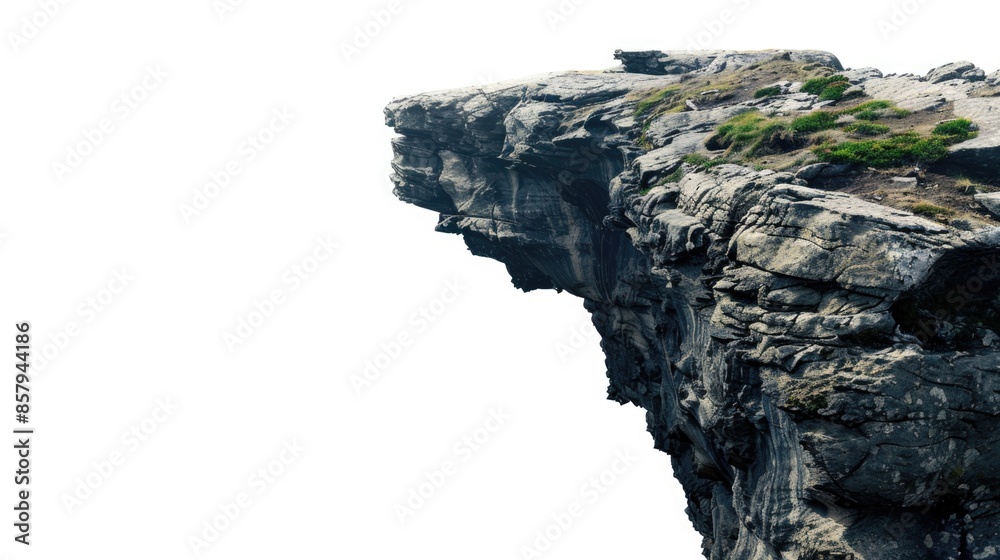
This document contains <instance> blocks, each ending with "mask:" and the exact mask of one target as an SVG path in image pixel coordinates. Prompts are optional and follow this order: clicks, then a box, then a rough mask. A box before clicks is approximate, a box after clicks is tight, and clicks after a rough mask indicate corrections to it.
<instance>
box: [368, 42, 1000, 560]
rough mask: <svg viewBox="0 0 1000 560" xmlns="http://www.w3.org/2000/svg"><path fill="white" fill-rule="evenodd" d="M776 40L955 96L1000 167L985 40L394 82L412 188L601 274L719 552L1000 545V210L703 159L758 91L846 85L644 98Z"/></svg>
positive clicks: (588, 278) (399, 143)
mask: <svg viewBox="0 0 1000 560" xmlns="http://www.w3.org/2000/svg"><path fill="white" fill-rule="evenodd" d="M775 57H780V58H781V59H782V60H787V61H792V62H801V63H804V64H812V65H822V66H828V67H830V68H832V69H833V70H836V71H838V72H839V73H841V74H843V75H845V76H847V77H848V78H849V79H850V80H851V83H852V86H854V87H857V88H860V90H861V91H863V92H864V94H865V95H867V96H868V97H870V98H873V99H889V100H892V101H894V102H895V103H897V104H898V105H899V106H902V107H906V108H908V109H910V110H913V111H939V110H941V109H942V107H945V106H947V107H953V111H954V115H951V114H947V115H942V120H944V119H945V118H951V117H952V116H968V117H970V118H972V119H973V120H974V121H975V122H976V123H977V124H978V125H979V127H980V130H979V132H980V133H979V136H978V137H977V138H975V139H973V140H970V141H968V142H963V143H960V144H957V145H956V146H953V147H952V148H951V155H950V156H949V157H948V158H947V159H946V160H945V161H944V162H942V164H943V165H948V166H951V167H953V168H955V167H957V168H959V169H960V170H961V169H963V168H964V167H965V166H969V167H975V169H972V170H970V172H973V171H974V172H975V173H978V174H979V176H990V175H994V176H995V175H996V173H997V171H998V169H1000V159H998V156H1000V118H998V117H997V116H996V115H998V114H1000V98H994V97H982V96H981V95H983V94H984V93H983V91H984V90H982V88H989V87H993V86H992V84H993V82H995V81H996V80H993V78H992V76H994V75H992V74H991V75H990V76H991V78H990V79H986V80H984V76H985V73H984V72H982V71H981V70H979V69H978V68H976V67H975V66H974V65H972V64H971V63H956V64H953V65H948V66H946V67H942V68H939V69H936V70H934V71H932V72H931V73H930V74H929V75H928V76H927V77H920V76H912V75H904V76H891V75H890V76H883V74H882V73H881V72H879V71H877V70H874V69H860V70H843V68H841V67H840V62H839V61H838V60H837V58H836V57H834V56H833V55H830V54H828V53H818V52H814V51H808V52H791V53H782V52H778V51H774V52H763V53H761V52H757V53H733V52H709V53H694V54H692V53H660V52H656V51H651V52H643V53H622V52H619V53H616V58H618V59H619V60H621V61H622V62H623V65H622V66H619V67H617V68H613V69H611V70H608V71H604V72H564V73H555V74H549V75H545V76H540V77H533V78H531V79H527V80H524V81H514V82H506V83H501V84H494V85H490V86H485V87H481V88H468V89H459V90H451V91H444V92H436V93H428V94H422V95H414V96H410V97H406V98H402V99H397V100H395V101H393V103H392V104H390V105H389V107H388V108H387V109H386V117H387V123H388V124H389V125H390V126H392V127H394V128H395V130H396V131H397V132H398V133H399V134H400V135H401V136H399V137H397V138H395V139H394V140H393V150H394V152H395V159H394V160H393V168H394V171H395V174H394V175H393V181H394V183H395V185H396V188H395V193H396V195H397V196H398V197H399V198H400V199H402V200H404V201H406V202H410V203H413V204H416V205H418V206H422V207H424V208H427V209H430V210H433V211H435V212H438V213H439V214H440V220H439V223H438V226H437V229H438V230H439V231H442V232H448V233H458V234H461V235H463V236H464V239H465V241H466V243H467V245H468V247H469V248H470V250H471V251H472V252H473V253H475V254H477V255H482V256H487V257H490V258H493V259H497V260H499V261H502V262H504V263H505V264H506V266H507V269H508V271H509V272H510V275H511V277H512V279H513V282H514V284H515V286H517V287H519V288H521V289H523V290H532V289H540V288H549V289H558V290H564V291H566V292H569V293H570V294H573V295H575V296H578V297H580V298H583V300H584V305H585V306H586V308H587V309H588V310H589V311H590V312H591V313H592V318H593V321H594V324H595V326H596V327H597V329H598V331H599V332H600V333H601V336H602V343H601V344H602V347H603V349H604V352H605V354H606V357H607V360H606V364H607V370H608V378H609V380H610V384H609V388H608V396H609V398H610V399H612V400H615V401H618V402H620V403H623V404H624V403H629V402H630V403H633V404H635V405H637V406H640V407H642V408H644V409H645V410H646V411H647V419H648V429H649V432H650V433H651V434H652V437H653V440H654V444H655V446H656V447H657V448H658V449H661V450H664V451H666V452H667V453H669V454H670V456H671V458H672V461H673V465H674V473H675V475H676V477H677V478H678V479H679V480H680V482H681V484H682V485H683V487H684V489H685V492H686V493H687V497H688V509H687V511H688V514H689V516H690V519H691V521H692V523H693V524H694V527H695V528H696V529H697V530H698V531H699V532H700V533H701V534H702V535H703V536H704V552H705V555H706V557H708V558H712V559H717V560H724V559H725V560H728V559H747V560H750V559H753V560H759V559H768V560H771V559H773V560H778V559H782V560H823V559H845V560H846V559H855V560H862V559H865V560H868V559H880V560H881V559H893V560H895V559H899V560H904V559H905V560H912V559H923V558H928V559H955V560H971V559H976V560H980V559H989V558H1000V519H998V513H1000V335H998V334H997V333H998V332H1000V302H998V291H997V288H998V284H1000V233H998V230H997V229H994V228H990V227H984V226H981V225H979V226H973V227H963V228H959V227H952V226H950V225H946V224H944V223H941V222H939V221H933V220H930V219H927V218H924V217H920V216H916V215H914V214H912V213H910V212H906V211H903V210H899V209H894V208H890V207H887V206H883V205H880V204H878V203H876V202H873V200H863V199H861V198H858V197H855V196H852V195H851V194H848V193H847V192H842V191H844V189H840V190H832V189H830V188H824V187H823V185H822V184H819V183H816V184H813V182H814V181H820V180H822V179H823V178H824V177H833V176H842V175H844V174H845V173H849V171H848V170H847V169H845V168H843V167H833V166H830V165H827V164H819V166H818V167H809V168H804V169H798V168H791V169H786V170H782V171H775V170H771V169H766V168H758V169H754V168H750V167H745V166H740V165H728V164H727V165H719V166H716V167H714V168H711V169H709V168H708V167H706V166H698V165H695V164H691V163H685V156H686V155H689V154H691V153H695V152H702V153H707V149H706V141H707V140H709V138H710V137H711V135H712V134H713V132H714V131H715V129H716V128H717V127H718V125H719V124H720V123H721V122H723V121H724V120H726V119H728V118H730V117H731V116H733V115H735V114H738V113H740V112H742V111H746V110H748V108H758V109H761V110H763V111H773V112H786V113H787V112H790V113H793V114H797V113H799V112H807V111H811V110H814V109H817V108H822V107H824V106H827V105H829V102H828V101H824V100H820V99H819V98H818V97H817V96H816V95H812V94H808V93H803V92H801V91H800V88H801V84H797V83H793V82H788V83H778V84H777V85H776V86H775V87H777V88H778V89H779V90H780V91H781V94H780V95H777V96H773V97H768V98H765V99H743V100H739V101H738V102H734V103H732V104H719V103H715V104H713V105H712V106H711V107H710V108H708V109H705V110H699V109H697V107H698V104H699V99H697V98H693V99H689V100H688V101H691V104H690V105H693V106H694V107H692V106H690V105H687V104H686V110H680V111H677V112H670V113H664V114H662V115H659V116H657V117H656V118H655V119H652V120H651V121H649V120H647V121H646V122H644V123H643V122H640V119H639V118H638V116H637V110H636V104H637V102H638V100H639V99H641V98H642V96H643V95H647V93H648V92H649V91H655V90H657V89H658V88H664V87H668V86H671V85H673V84H680V83H683V82H685V81H689V80H692V79H701V78H702V77H705V76H722V77H724V76H725V75H726V74H727V73H731V72H735V71H738V70H743V71H746V69H747V68H750V69H751V70H752V69H753V67H754V66H753V65H755V64H759V63H761V62H762V61H766V60H769V59H772V58H775ZM710 79H711V78H710ZM706 95H714V94H712V93H709V94H706ZM808 163H809V164H810V165H813V164H814V162H808ZM803 167H804V166H803ZM680 175H682V177H681V178H680V179H679V180H676V181H666V180H665V178H667V177H668V176H673V177H674V178H675V179H676V178H677V177H678V176H680ZM848 177H850V175H848ZM848 186H849V185H848ZM846 190H847V191H849V190H850V189H849V188H848V189H846ZM981 198H982V197H981ZM651 552H653V551H651Z"/></svg>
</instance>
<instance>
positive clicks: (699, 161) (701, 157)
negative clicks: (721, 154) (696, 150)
mask: <svg viewBox="0 0 1000 560" xmlns="http://www.w3.org/2000/svg"><path fill="white" fill-rule="evenodd" d="M682 161H683V162H684V163H690V164H691V165H699V166H700V165H705V164H706V163H708V162H710V161H712V159H711V158H709V157H708V156H706V155H705V154H688V155H686V156H684V159H683V160H682Z"/></svg>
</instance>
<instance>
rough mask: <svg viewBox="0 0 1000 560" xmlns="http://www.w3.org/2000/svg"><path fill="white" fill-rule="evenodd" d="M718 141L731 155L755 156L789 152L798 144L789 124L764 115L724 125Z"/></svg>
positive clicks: (749, 115)
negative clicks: (742, 153) (744, 153)
mask: <svg viewBox="0 0 1000 560" xmlns="http://www.w3.org/2000/svg"><path fill="white" fill-rule="evenodd" d="M717 140H718V142H719V144H720V145H722V146H723V147H725V148H726V149H727V150H728V151H729V153H732V152H736V151H745V152H746V153H747V154H748V155H751V156H752V155H756V154H760V153H768V152H783V151H788V150H790V149H793V148H794V147H796V144H797V142H798V140H797V139H796V136H795V131H793V130H791V129H790V128H789V126H788V123H786V122H785V121H783V120H780V119H773V118H768V117H765V116H764V115H762V114H760V111H749V112H747V113H741V114H739V115H736V116H735V117H733V118H731V119H729V120H728V121H726V122H725V123H723V124H722V125H721V126H720V127H719V129H718V134H717Z"/></svg>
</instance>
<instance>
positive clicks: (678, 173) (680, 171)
mask: <svg viewBox="0 0 1000 560" xmlns="http://www.w3.org/2000/svg"><path fill="white" fill-rule="evenodd" d="M683 178H684V168H683V167H678V168H677V169H676V170H674V172H673V173H671V174H670V175H667V176H666V177H664V178H663V179H662V180H660V182H659V183H657V184H659V185H665V184H667V183H680V182H681V179H683Z"/></svg>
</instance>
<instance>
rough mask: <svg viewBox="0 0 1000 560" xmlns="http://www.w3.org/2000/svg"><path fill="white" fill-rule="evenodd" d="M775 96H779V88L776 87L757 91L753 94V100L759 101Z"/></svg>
mask: <svg viewBox="0 0 1000 560" xmlns="http://www.w3.org/2000/svg"><path fill="white" fill-rule="evenodd" d="M775 95H781V88H780V87H778V86H771V87H766V88H761V89H758V90H757V91H755V92H754V93H753V98H754V99H760V98H762V97H774V96H775Z"/></svg>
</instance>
